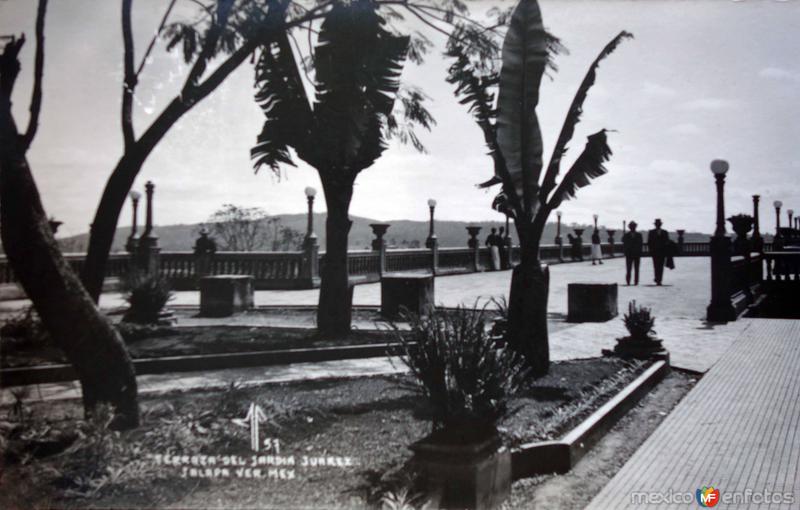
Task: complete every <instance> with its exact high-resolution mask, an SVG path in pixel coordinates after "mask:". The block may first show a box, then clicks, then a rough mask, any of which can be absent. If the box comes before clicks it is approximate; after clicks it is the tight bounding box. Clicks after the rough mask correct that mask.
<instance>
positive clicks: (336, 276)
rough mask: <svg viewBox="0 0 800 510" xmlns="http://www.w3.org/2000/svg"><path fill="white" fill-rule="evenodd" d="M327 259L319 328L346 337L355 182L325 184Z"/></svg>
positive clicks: (324, 267)
mask: <svg viewBox="0 0 800 510" xmlns="http://www.w3.org/2000/svg"><path fill="white" fill-rule="evenodd" d="M323 188H324V190H325V202H326V204H327V206H328V219H327V221H326V222H325V237H326V241H325V244H326V246H325V261H324V264H323V266H322V271H321V275H320V276H321V279H322V281H321V283H320V291H319V308H318V310H317V330H318V331H319V333H320V334H321V335H326V336H344V335H346V334H348V333H349V332H350V319H351V316H352V310H353V287H352V285H350V278H349V272H348V270H347V237H348V234H349V233H350V226H351V225H352V222H351V221H350V218H349V217H348V211H349V209H350V199H351V198H352V196H353V185H352V183H351V184H349V185H347V184H344V185H338V186H336V185H332V184H328V185H326V184H325V183H324V182H323Z"/></svg>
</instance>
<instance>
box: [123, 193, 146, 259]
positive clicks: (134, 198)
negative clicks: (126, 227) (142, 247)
mask: <svg viewBox="0 0 800 510" xmlns="http://www.w3.org/2000/svg"><path fill="white" fill-rule="evenodd" d="M128 196H129V197H130V198H131V213H132V215H133V218H132V219H131V235H129V236H128V242H127V243H125V249H126V250H128V252H130V253H133V251H134V250H136V227H137V225H136V222H137V219H136V218H137V216H138V214H137V209H138V208H139V199H140V198H141V197H142V194H141V193H139V192H138V191H136V190H132V191H131V192H130V193H128Z"/></svg>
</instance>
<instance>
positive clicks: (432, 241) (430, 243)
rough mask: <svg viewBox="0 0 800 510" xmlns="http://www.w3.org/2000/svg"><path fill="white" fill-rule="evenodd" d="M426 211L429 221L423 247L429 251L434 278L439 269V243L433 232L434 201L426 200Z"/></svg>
mask: <svg viewBox="0 0 800 510" xmlns="http://www.w3.org/2000/svg"><path fill="white" fill-rule="evenodd" d="M428 209H430V211H431V221H430V230H429V231H428V239H426V240H425V246H426V247H428V248H429V249H430V250H431V274H432V275H434V276H436V272H437V270H438V269H439V242H438V241H437V239H436V234H435V233H434V230H433V212H434V210H435V209H436V200H434V199H432V198H429V199H428Z"/></svg>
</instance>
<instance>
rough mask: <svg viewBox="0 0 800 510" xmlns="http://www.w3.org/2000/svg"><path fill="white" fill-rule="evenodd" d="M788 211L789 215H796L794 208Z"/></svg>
mask: <svg viewBox="0 0 800 510" xmlns="http://www.w3.org/2000/svg"><path fill="white" fill-rule="evenodd" d="M786 212H787V213H789V216H794V209H788V210H787V211H786Z"/></svg>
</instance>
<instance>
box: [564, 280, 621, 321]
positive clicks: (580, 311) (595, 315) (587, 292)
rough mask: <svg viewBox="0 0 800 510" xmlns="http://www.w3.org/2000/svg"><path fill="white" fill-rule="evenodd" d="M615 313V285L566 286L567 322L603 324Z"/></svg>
mask: <svg viewBox="0 0 800 510" xmlns="http://www.w3.org/2000/svg"><path fill="white" fill-rule="evenodd" d="M617 313H618V312H617V284H616V283H570V284H568V285H567V322H605V321H607V320H609V319H612V318H614V317H616V316H617Z"/></svg>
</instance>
